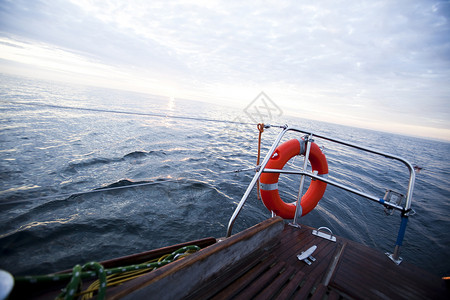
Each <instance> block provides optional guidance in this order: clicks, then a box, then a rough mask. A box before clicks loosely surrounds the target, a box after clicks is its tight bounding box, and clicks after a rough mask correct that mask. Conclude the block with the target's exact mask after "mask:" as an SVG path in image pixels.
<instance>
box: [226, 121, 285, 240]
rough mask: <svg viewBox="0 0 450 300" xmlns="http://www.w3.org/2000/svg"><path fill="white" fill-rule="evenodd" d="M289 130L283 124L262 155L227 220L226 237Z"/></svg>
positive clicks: (229, 234)
mask: <svg viewBox="0 0 450 300" xmlns="http://www.w3.org/2000/svg"><path fill="white" fill-rule="evenodd" d="M288 130H289V127H288V126H287V125H285V126H284V127H283V130H282V131H281V132H280V133H279V134H278V137H277V138H276V140H275V142H274V143H273V144H272V147H271V148H270V150H269V152H267V154H266V156H265V157H264V160H263V161H262V163H261V166H260V169H259V170H258V171H257V172H256V174H255V176H253V179H252V181H251V182H250V184H249V185H248V187H247V190H246V191H245V193H244V195H243V196H242V198H241V201H239V203H238V206H237V207H236V209H235V210H234V212H233V215H232V216H231V218H230V221H229V222H228V228H227V235H226V237H229V236H231V232H232V231H233V225H234V222H235V221H236V218H237V216H238V215H239V213H240V212H241V209H242V207H243V206H244V204H245V202H246V201H247V198H248V196H249V195H250V192H251V191H252V189H253V187H254V186H255V184H256V182H257V181H258V179H259V177H260V176H261V174H262V172H263V171H264V168H265V167H266V165H267V163H268V162H269V159H270V158H271V157H272V155H273V153H274V152H275V149H276V148H277V146H278V144H279V143H280V141H281V139H282V138H283V136H284V134H285V133H286V132H287V131H288Z"/></svg>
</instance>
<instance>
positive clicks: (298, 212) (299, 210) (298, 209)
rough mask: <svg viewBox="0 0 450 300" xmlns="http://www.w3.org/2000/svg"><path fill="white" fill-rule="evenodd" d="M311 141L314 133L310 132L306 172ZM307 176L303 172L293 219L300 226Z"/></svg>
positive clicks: (305, 161) (304, 170)
mask: <svg viewBox="0 0 450 300" xmlns="http://www.w3.org/2000/svg"><path fill="white" fill-rule="evenodd" d="M311 142H312V134H310V135H309V136H308V137H306V153H305V159H304V161H303V172H306V169H307V168H308V160H309V152H310V150H311ZM305 177H306V175H304V174H302V177H301V178H300V187H299V189H298V195H297V206H296V208H295V215H294V220H293V221H292V224H291V225H293V226H295V227H300V225H299V224H298V223H297V219H298V218H300V217H301V216H302V206H301V201H302V196H303V186H304V185H305Z"/></svg>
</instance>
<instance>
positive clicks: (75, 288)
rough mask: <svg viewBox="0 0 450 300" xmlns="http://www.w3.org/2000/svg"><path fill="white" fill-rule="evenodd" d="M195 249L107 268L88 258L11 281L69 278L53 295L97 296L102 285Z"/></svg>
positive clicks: (103, 289) (67, 297) (68, 298)
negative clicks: (68, 267) (69, 269)
mask: <svg viewBox="0 0 450 300" xmlns="http://www.w3.org/2000/svg"><path fill="white" fill-rule="evenodd" d="M199 250H200V247H198V246H196V245H189V246H184V247H182V248H180V249H178V250H176V251H174V252H172V253H171V254H166V255H163V256H162V257H160V258H159V259H154V260H151V261H147V262H144V263H141V264H137V265H130V266H125V267H118V268H111V269H104V268H103V266H102V265H101V264H99V263H97V262H88V263H86V264H84V265H83V266H80V265H76V266H75V267H74V268H73V269H72V272H71V273H63V274H48V275H38V276H21V277H15V281H16V282H29V283H42V282H55V281H67V280H70V281H69V283H68V285H67V286H66V288H65V289H63V291H62V293H61V294H59V295H58V297H57V298H56V299H64V300H71V299H74V298H75V297H78V296H80V295H83V299H89V298H92V297H93V295H94V293H96V294H97V299H104V298H105V293H106V287H108V286H114V285H119V284H121V283H123V282H126V281H129V280H132V279H134V278H137V277H139V276H142V275H143V274H145V273H147V272H149V271H153V270H155V269H157V268H159V267H162V266H164V265H167V264H169V263H171V262H173V261H175V260H178V259H180V258H183V257H185V256H187V255H189V254H191V253H194V252H197V251H199ZM95 277H97V278H98V279H97V280H96V281H94V283H92V284H91V285H90V286H89V287H88V288H87V289H86V290H85V291H83V292H80V287H81V283H82V279H88V278H95Z"/></svg>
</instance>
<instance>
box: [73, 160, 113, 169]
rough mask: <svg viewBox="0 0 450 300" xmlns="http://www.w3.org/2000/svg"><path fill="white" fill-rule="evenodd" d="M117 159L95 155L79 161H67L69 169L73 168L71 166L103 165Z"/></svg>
mask: <svg viewBox="0 0 450 300" xmlns="http://www.w3.org/2000/svg"><path fill="white" fill-rule="evenodd" d="M117 161H118V160H117V159H111V158H104V157H96V158H90V159H87V160H82V161H79V162H70V163H69V167H68V168H69V169H73V168H78V167H81V168H85V167H91V166H96V165H105V164H109V163H112V162H117Z"/></svg>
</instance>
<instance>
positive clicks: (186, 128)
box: [0, 75, 450, 276]
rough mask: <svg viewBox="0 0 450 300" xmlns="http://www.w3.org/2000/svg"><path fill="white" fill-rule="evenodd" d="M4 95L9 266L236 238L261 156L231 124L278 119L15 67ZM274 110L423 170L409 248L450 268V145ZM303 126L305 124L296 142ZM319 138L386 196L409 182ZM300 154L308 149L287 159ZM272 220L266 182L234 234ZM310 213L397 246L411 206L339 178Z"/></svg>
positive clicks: (380, 162)
mask: <svg viewBox="0 0 450 300" xmlns="http://www.w3.org/2000/svg"><path fill="white" fill-rule="evenodd" d="M0 95H1V96H0V110H1V113H0V268H1V269H5V270H8V271H9V272H11V273H13V274H14V275H26V274H42V273H49V272H54V271H58V270H61V269H67V268H71V267H72V266H73V265H75V264H77V263H84V262H86V261H90V260H97V261H100V260H105V259H110V258H114V257H118V256H122V255H128V254H132V253H137V252H142V251H145V250H149V249H153V248H157V247H162V246H167V245H171V244H174V243H180V242H184V241H188V240H193V239H197V238H202V237H206V236H213V237H222V236H225V234H226V227H227V224H228V221H229V218H230V217H231V215H232V213H233V211H234V209H235V207H236V205H237V203H238V202H239V200H240V199H241V197H242V195H243V193H244V191H245V189H246V187H247V185H248V183H249V182H250V181H251V178H252V176H253V174H254V173H253V172H252V171H249V172H237V173H235V172H232V171H235V170H239V169H245V168H252V167H254V166H255V162H256V154H257V136H258V132H257V129H256V126H251V125H248V124H242V125H237V124H235V123H230V122H228V121H231V120H234V121H240V122H245V123H255V121H261V120H259V118H263V120H262V121H267V120H264V117H263V116H262V114H256V113H255V112H254V111H253V112H252V110H251V108H252V107H251V105H252V100H253V99H245V101H244V100H243V103H244V106H243V107H242V109H234V108H233V109H232V108H228V107H226V106H219V105H213V104H207V103H202V102H195V101H188V100H183V99H169V98H165V97H157V96H152V95H145V94H139V93H132V92H124V91H118V90H112V89H102V88H94V87H83V86H76V85H69V84H61V83H55V82H46V81H39V80H33V79H25V78H19V77H12V76H7V75H0ZM255 96H256V95H255ZM247 100H248V101H247ZM273 100H275V99H273ZM246 101H247V102H246ZM273 102H274V103H276V101H273ZM247 104H249V106H245V105H247ZM253 104H254V103H253ZM255 105H256V104H255ZM64 107H65V108H64ZM68 107H70V109H69V108H68ZM77 108H78V109H77ZM112 110H113V111H116V113H112V112H108V111H112ZM117 112H130V113H128V114H124V113H117ZM146 114H147V115H146ZM163 116H165V117H163ZM177 116H178V117H179V116H181V117H182V118H178V117H177ZM184 117H187V118H184ZM265 118H266V119H268V121H270V122H271V123H272V124H281V125H282V124H285V123H287V124H289V125H292V126H297V127H300V128H303V129H305V130H312V131H315V132H318V133H321V134H325V135H331V136H334V137H336V138H339V139H342V140H346V141H349V142H353V143H360V144H362V145H364V146H368V147H373V148H375V149H378V150H380V151H384V152H388V153H391V154H394V155H398V156H402V157H404V158H406V159H407V160H408V161H410V162H411V163H412V164H413V165H418V166H420V167H422V168H423V169H422V171H421V172H420V173H418V174H417V176H416V185H415V190H414V194H413V209H414V210H415V211H416V214H415V215H414V216H412V217H410V218H409V224H408V229H407V231H406V236H405V239H404V242H403V247H402V248H401V256H402V257H403V259H404V260H406V261H409V262H411V263H414V264H416V265H418V266H419V267H421V268H424V269H426V270H428V271H430V272H432V273H435V274H437V275H440V276H444V275H446V276H448V275H450V260H449V259H448V251H449V250H450V236H449V233H448V232H449V225H450V201H449V200H450V176H449V175H450V174H449V173H450V162H449V159H448V157H449V154H450V144H449V143H446V142H438V141H430V140H424V139H420V138H415V137H407V136H400V135H393V134H388V133H382V132H376V131H370V130H363V129H357V128H350V127H345V126H340V125H334V124H329V123H323V122H317V121H311V120H304V119H299V118H295V117H290V116H287V115H286V114H284V113H282V111H278V112H277V114H276V116H275V114H272V115H269V114H266V115H265ZM208 120H220V121H222V122H212V121H208ZM278 133H279V129H277V128H271V129H268V130H266V131H265V132H264V134H263V143H262V149H263V154H265V152H266V151H267V150H268V148H269V147H270V145H271V143H272V142H273V140H274V138H275V137H276V135H277V134H278ZM413 134H414V132H411V135H413ZM298 136H299V135H298V134H297V135H296V134H293V133H292V134H289V135H288V136H286V138H285V140H287V139H289V138H294V137H298ZM315 141H316V143H318V144H319V146H321V147H322V148H323V151H324V153H325V155H326V156H327V160H328V163H329V169H330V172H329V178H331V179H334V180H336V181H338V182H341V183H343V184H348V185H350V186H352V187H354V188H357V189H359V190H362V191H366V192H368V193H371V194H374V195H376V196H379V197H383V195H384V191H385V189H386V188H390V189H393V190H396V191H399V192H402V193H404V192H405V191H406V188H407V182H408V172H407V170H406V168H405V167H404V165H402V164H401V163H397V162H395V161H393V160H390V159H386V158H383V157H377V156H374V155H371V154H366V153H362V152H359V151H354V150H351V149H348V148H345V147H343V146H339V145H338V146H336V145H332V144H331V143H330V142H327V141H324V140H321V139H316V140H315ZM297 165H301V160H300V159H294V162H292V163H289V166H287V167H290V168H295V167H296V166H297ZM130 185H133V187H129V186H130ZM298 185H299V178H298V177H292V176H281V177H280V194H281V196H282V198H283V199H284V200H285V201H289V202H290V201H294V200H295V197H296V194H297V190H298ZM113 187H125V188H120V189H112V188H113ZM268 217H270V213H269V212H268V211H267V209H266V208H265V207H264V205H263V204H262V202H261V201H259V200H258V199H257V197H256V191H254V192H253V193H252V194H251V196H250V198H249V200H248V202H247V203H246V205H245V206H244V209H243V211H242V212H241V214H240V215H239V217H238V218H237V220H236V223H235V226H234V229H233V232H234V233H236V232H238V231H240V230H243V229H245V228H248V227H250V226H252V225H254V224H257V223H258V222H260V221H262V220H264V219H266V218H268ZM300 222H302V223H304V224H307V225H310V226H313V227H320V226H327V227H329V228H331V229H332V230H333V232H334V233H335V234H338V235H341V236H344V237H346V238H350V239H352V240H355V241H358V242H361V243H364V244H366V245H368V246H370V247H373V248H376V249H378V250H380V251H383V252H384V251H392V250H393V247H394V244H395V240H396V237H397V231H398V227H399V224H400V216H399V213H398V212H396V213H394V215H393V216H387V215H386V214H385V213H384V210H383V207H382V206H380V205H379V204H377V203H373V202H370V201H369V200H366V199H364V198H361V197H359V196H355V195H352V194H350V193H348V192H344V191H342V190H339V189H337V188H335V187H332V186H329V187H328V188H327V191H326V192H325V195H324V198H323V199H322V200H321V201H320V202H319V205H318V206H317V207H316V209H314V210H313V211H312V212H311V213H310V214H308V215H307V216H305V217H303V218H301V220H300Z"/></svg>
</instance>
